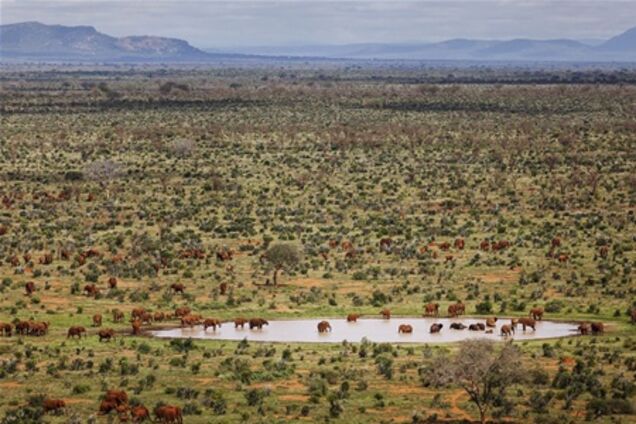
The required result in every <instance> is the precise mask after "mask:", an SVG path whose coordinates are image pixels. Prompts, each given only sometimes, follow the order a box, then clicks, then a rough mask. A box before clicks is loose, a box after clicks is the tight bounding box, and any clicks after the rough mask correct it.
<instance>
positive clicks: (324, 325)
mask: <svg viewBox="0 0 636 424" xmlns="http://www.w3.org/2000/svg"><path fill="white" fill-rule="evenodd" d="M327 331H331V324H329V323H328V322H327V321H320V322H319V323H318V332H319V333H326V332H327Z"/></svg>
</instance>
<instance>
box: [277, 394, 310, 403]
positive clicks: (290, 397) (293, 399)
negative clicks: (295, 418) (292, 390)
mask: <svg viewBox="0 0 636 424" xmlns="http://www.w3.org/2000/svg"><path fill="white" fill-rule="evenodd" d="M308 399H309V396H308V395H281V396H278V400H282V401H286V402H307V400H308Z"/></svg>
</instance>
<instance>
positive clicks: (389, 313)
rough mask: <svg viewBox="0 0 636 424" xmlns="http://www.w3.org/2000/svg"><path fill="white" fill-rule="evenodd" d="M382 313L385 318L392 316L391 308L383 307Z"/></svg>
mask: <svg viewBox="0 0 636 424" xmlns="http://www.w3.org/2000/svg"><path fill="white" fill-rule="evenodd" d="M380 315H382V318H384V319H390V318H391V310H390V309H386V308H385V309H382V310H381V311H380Z"/></svg>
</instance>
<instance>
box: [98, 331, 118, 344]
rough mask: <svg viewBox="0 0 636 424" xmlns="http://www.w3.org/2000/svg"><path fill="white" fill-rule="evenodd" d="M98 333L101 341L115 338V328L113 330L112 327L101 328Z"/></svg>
mask: <svg viewBox="0 0 636 424" xmlns="http://www.w3.org/2000/svg"><path fill="white" fill-rule="evenodd" d="M97 335H98V336H99V341H100V342H102V341H106V342H108V341H110V340H111V339H114V338H115V330H113V329H112V328H104V329H103V330H99V332H98V333H97Z"/></svg>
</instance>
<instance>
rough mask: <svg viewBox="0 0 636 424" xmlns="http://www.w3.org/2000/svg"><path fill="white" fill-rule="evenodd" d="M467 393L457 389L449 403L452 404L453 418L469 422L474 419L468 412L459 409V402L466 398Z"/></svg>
mask: <svg viewBox="0 0 636 424" xmlns="http://www.w3.org/2000/svg"><path fill="white" fill-rule="evenodd" d="M466 397H467V395H466V392H464V391H463V390H462V389H457V390H455V391H454V392H453V393H452V394H451V395H450V398H449V402H450V406H451V407H450V413H451V414H452V415H453V416H456V417H459V418H460V419H463V420H468V421H472V419H473V418H472V417H471V416H470V415H468V413H467V412H466V411H464V410H463V409H462V408H460V407H459V402H460V400H461V399H462V398H466Z"/></svg>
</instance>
